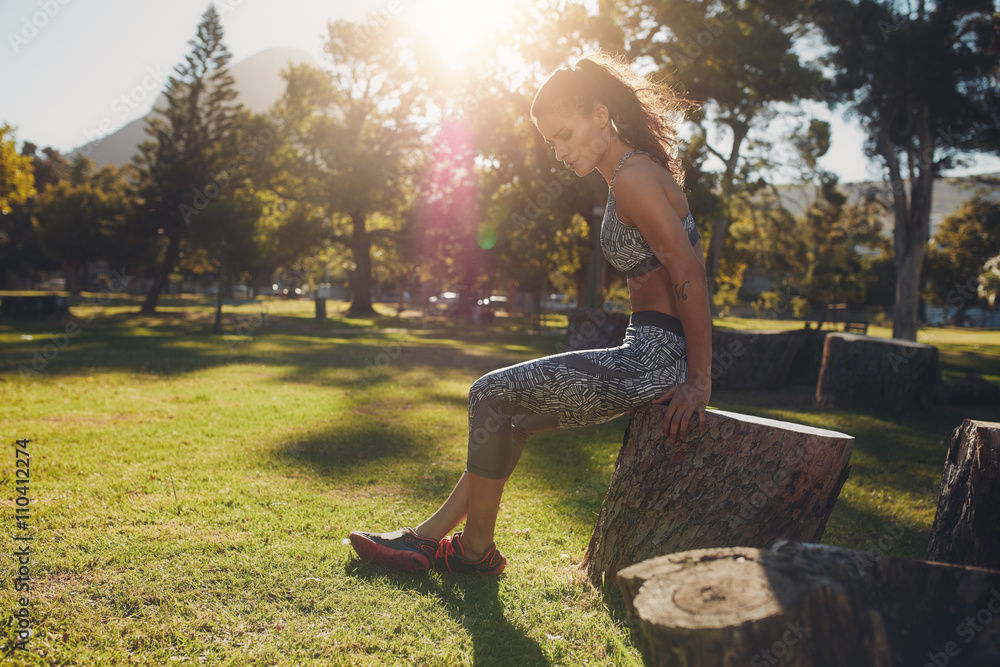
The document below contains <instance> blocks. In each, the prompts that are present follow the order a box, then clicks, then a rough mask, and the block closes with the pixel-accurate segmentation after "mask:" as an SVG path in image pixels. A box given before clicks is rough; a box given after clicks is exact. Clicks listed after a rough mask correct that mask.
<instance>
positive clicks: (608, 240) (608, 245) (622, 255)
mask: <svg viewBox="0 0 1000 667" xmlns="http://www.w3.org/2000/svg"><path fill="white" fill-rule="evenodd" d="M636 153H643V151H629V152H628V153H626V154H625V155H623V156H622V159H621V160H620V161H619V162H618V167H617V168H616V169H615V173H614V175H612V176H611V183H610V187H609V188H608V206H607V208H606V209H605V210H604V220H603V221H602V222H601V248H602V249H603V250H604V256H605V257H607V258H608V261H609V262H610V263H611V266H613V267H615V268H616V269H618V270H619V271H621V272H622V273H624V274H625V277H626V278H635V277H637V276H641V275H643V274H644V273H649V272H650V271H652V270H653V269H658V268H660V267H661V266H663V264H662V262H660V260H659V258H658V257H657V256H656V254H655V253H653V250H652V248H650V247H649V243H647V242H646V239H645V238H643V236H642V232H640V231H639V230H638V229H636V228H635V227H633V226H631V225H626V224H625V223H624V222H622V221H621V220H619V219H618V214H617V213H616V212H615V190H614V188H615V177H617V176H618V170H619V169H621V168H622V165H623V164H625V160H627V159H629V158H630V157H631V156H632V155H634V154H636ZM644 154H645V153H644ZM681 224H683V225H684V231H686V232H687V235H688V240H689V241H691V245H692V246H693V245H695V244H696V243H698V239H699V235H698V227H697V226H696V225H695V224H694V217H693V216H692V215H691V211H688V213H687V215H685V216H684V218H683V219H682V220H681Z"/></svg>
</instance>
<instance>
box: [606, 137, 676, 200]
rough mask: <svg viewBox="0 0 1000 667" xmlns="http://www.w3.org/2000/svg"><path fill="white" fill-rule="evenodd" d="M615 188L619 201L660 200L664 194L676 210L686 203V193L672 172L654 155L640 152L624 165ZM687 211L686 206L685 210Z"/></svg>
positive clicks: (617, 177) (616, 179) (619, 171)
mask: <svg viewBox="0 0 1000 667" xmlns="http://www.w3.org/2000/svg"><path fill="white" fill-rule="evenodd" d="M614 188H615V197H616V198H618V199H629V198H634V197H643V198H644V197H654V198H659V196H660V195H661V193H662V194H663V195H666V197H667V199H668V200H669V201H670V203H671V205H672V206H673V208H675V209H676V208H677V204H678V203H681V202H686V197H685V196H684V191H683V190H681V187H680V186H679V185H677V181H676V180H674V176H673V174H671V173H670V170H669V169H667V168H666V167H664V166H663V165H662V164H660V163H659V162H657V161H656V160H655V159H654V158H653V156H652V155H649V154H648V153H643V152H640V151H636V152H635V154H634V155H632V156H630V157H629V158H628V159H627V160H625V162H624V164H622V166H621V168H620V169H619V170H618V174H617V176H616V178H615V184H614ZM686 209H687V207H686V206H685V207H684V210H686Z"/></svg>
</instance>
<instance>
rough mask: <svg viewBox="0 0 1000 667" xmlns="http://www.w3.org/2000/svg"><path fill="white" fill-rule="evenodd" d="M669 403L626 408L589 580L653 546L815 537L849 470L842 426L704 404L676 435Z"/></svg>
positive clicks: (654, 551)
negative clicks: (702, 416)
mask: <svg viewBox="0 0 1000 667" xmlns="http://www.w3.org/2000/svg"><path fill="white" fill-rule="evenodd" d="M665 411H666V408H665V407H664V406H660V405H649V406H646V407H643V408H641V409H639V410H636V411H635V412H633V413H632V419H631V421H630V423H629V425H628V429H627V430H626V432H625V442H624V444H623V445H622V449H621V452H620V453H619V454H618V461H617V463H616V464H615V471H614V474H613V475H612V477H611V486H610V488H609V489H608V493H607V496H605V498H604V503H603V505H602V506H601V513H600V516H599V517H598V519H597V525H596V526H594V532H593V535H592V536H591V538H590V545H589V546H588V547H587V552H586V554H585V556H584V559H583V564H582V565H581V567H584V568H586V571H587V576H588V578H589V579H590V581H591V582H592V583H593V584H594V585H595V586H600V585H601V582H602V580H604V581H605V582H607V581H608V580H609V578H610V579H613V578H614V576H615V572H617V571H618V570H620V569H621V568H623V567H626V566H628V565H631V564H633V563H638V562H640V561H643V560H645V559H647V558H652V557H653V556H659V555H661V554H667V553H671V552H674V551H684V550H687V549H695V548H701V547H724V546H735V545H744V546H767V545H769V544H771V543H772V542H773V541H774V540H776V539H778V538H785V539H796V540H805V541H813V540H819V538H820V537H822V535H823V529H824V528H825V527H826V521H827V519H828V518H829V516H830V512H831V511H832V510H833V506H834V504H835V503H836V500H837V494H838V493H839V492H840V488H841V486H843V484H844V481H845V480H846V479H847V474H848V472H849V470H850V468H849V467H848V465H847V463H848V460H849V459H850V457H851V450H852V449H853V446H854V438H852V437H851V436H848V435H844V434H843V433H836V432H834V431H826V430H823V429H817V428H812V427H809V426H801V425H799V424H791V423H788V422H780V421H775V420H772V419H763V418H760V417H751V416H749V415H740V414H735V413H731V412H723V411H721V410H709V412H708V416H707V425H706V428H705V430H704V431H703V432H702V431H700V430H699V429H698V428H697V426H696V425H692V426H690V427H689V429H688V435H687V437H686V438H684V439H682V440H679V441H678V443H677V444H672V443H670V442H669V441H668V440H666V439H665V438H664V436H663V415H664V414H665Z"/></svg>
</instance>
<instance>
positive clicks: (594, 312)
mask: <svg viewBox="0 0 1000 667" xmlns="http://www.w3.org/2000/svg"><path fill="white" fill-rule="evenodd" d="M628 323H629V315H628V313H610V312H608V311H606V310H601V309H600V308H597V309H594V308H574V309H573V310H572V311H570V313H569V328H568V330H567V335H566V349H567V350H593V349H598V348H604V347H615V346H617V345H621V343H622V341H623V340H624V339H625V330H626V329H628Z"/></svg>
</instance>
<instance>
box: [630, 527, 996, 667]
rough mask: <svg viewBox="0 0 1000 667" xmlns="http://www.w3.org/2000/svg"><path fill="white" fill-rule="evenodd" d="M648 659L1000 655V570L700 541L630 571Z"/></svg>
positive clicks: (956, 659)
mask: <svg viewBox="0 0 1000 667" xmlns="http://www.w3.org/2000/svg"><path fill="white" fill-rule="evenodd" d="M618 584H619V587H620V588H621V591H622V595H623V596H624V598H625V604H626V608H627V609H628V613H629V620H630V622H631V624H632V628H633V631H635V632H636V633H637V634H638V637H637V643H638V644H639V646H640V648H641V651H642V654H643V659H644V661H645V664H646V665H677V666H681V665H684V666H691V665H713V666H720V667H729V666H732V667H735V666H736V665H739V666H740V667H745V666H746V665H750V666H751V667H757V666H764V665H774V664H780V665H784V666H795V667H813V666H823V667H828V666H829V667H844V666H847V665H851V666H854V665H858V666H865V667H888V666H897V665H898V666H900V667H903V666H906V667H911V666H912V667H920V666H921V665H935V666H937V667H943V666H944V665H949V666H950V667H954V666H955V665H967V666H977V667H985V666H986V665H991V666H994V667H995V665H997V664H1000V662H998V660H1000V571H996V570H986V569H981V568H967V567H960V566H955V565H945V564H941V563H927V562H924V561H914V560H906V559H902V558H893V557H888V556H883V557H875V556H873V555H871V554H865V553H861V552H857V551H851V550H849V549H840V548H837V547H829V546H824V545H818V544H802V543H798V542H784V541H782V542H780V543H778V544H776V545H774V546H773V547H772V548H771V549H767V550H762V549H754V548H747V547H734V548H724V549H698V550H694V551H686V552H683V553H675V554H671V555H668V556H660V557H657V558H653V559H651V560H648V561H645V562H642V563H639V564H637V565H634V566H632V567H629V568H627V569H625V570H622V571H621V572H619V573H618Z"/></svg>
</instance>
